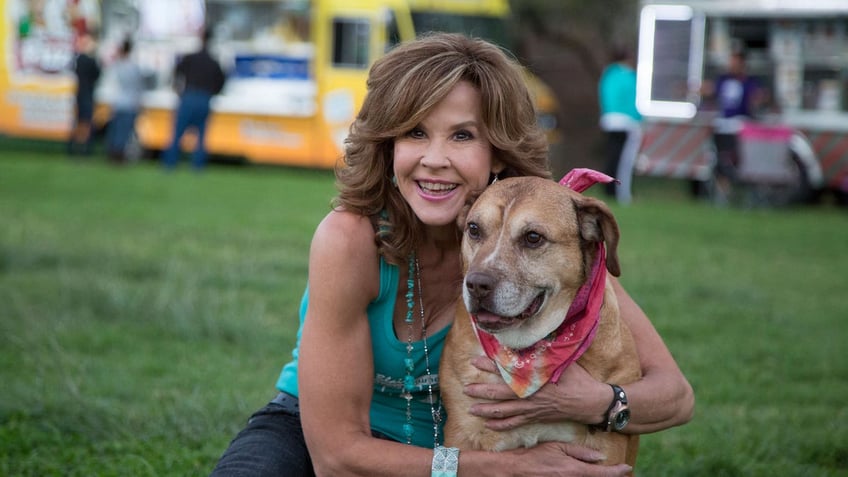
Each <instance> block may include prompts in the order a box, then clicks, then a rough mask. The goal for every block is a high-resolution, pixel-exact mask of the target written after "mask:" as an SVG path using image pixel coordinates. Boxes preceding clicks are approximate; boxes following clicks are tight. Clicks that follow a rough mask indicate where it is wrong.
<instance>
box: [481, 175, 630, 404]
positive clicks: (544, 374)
mask: <svg viewBox="0 0 848 477" xmlns="http://www.w3.org/2000/svg"><path fill="white" fill-rule="evenodd" d="M614 180H615V179H613V178H612V177H610V176H608V175H606V174H602V173H600V172H597V171H594V170H591V169H574V170H572V171H571V172H569V173H568V174H566V175H565V177H563V178H562V180H560V181H559V183H560V184H561V185H564V186H566V187H570V188H571V189H573V190H574V191H576V192H583V191H584V190H586V189H588V188H589V187H590V186H591V185H593V184H595V183H597V182H602V183H607V182H612V181H614ZM605 256H606V251H605V249H604V245H603V243H599V244H598V254H597V256H596V257H595V263H593V264H592V270H591V273H590V275H589V279H588V280H586V283H584V284H583V286H581V287H580V289H579V290H577V295H576V296H575V297H574V301H572V302H571V306H570V307H569V309H568V312H567V313H566V315H565V320H563V322H562V324H561V325H560V326H559V328H557V329H556V330H554V331H553V332H552V333H551V334H550V335H548V336H546V337H545V338H543V339H542V340H540V341H539V342H537V343H536V344H534V345H532V346H529V347H527V348H524V349H518V350H516V349H512V348H508V347H506V346H502V345H501V344H500V343H499V342H498V340H497V338H495V337H494V336H493V335H491V334H489V333H487V332H485V331H482V330H480V329H479V328H477V317H476V316H473V315H472V317H471V321H472V323H473V324H474V329H475V330H476V332H477V339H478V340H479V341H480V344H481V345H482V346H483V350H484V351H485V352H486V355H487V356H488V357H489V358H491V359H492V360H494V361H495V363H496V364H497V366H498V370H499V371H500V373H501V377H503V379H504V381H506V383H507V384H508V385H509V387H510V388H512V390H513V391H515V393H516V394H517V395H518V396H519V397H527V396H529V395H531V394H533V393H535V392H536V391H538V390H539V388H541V387H542V386H544V385H545V384H546V383H547V382H548V381H553V382H557V381H558V380H559V377H560V375H561V374H562V372H563V370H565V368H566V367H567V366H568V365H569V364H571V363H573V362H574V361H576V360H577V359H578V358H580V356H582V355H583V353H584V352H585V351H586V349H588V348H589V345H590V344H591V343H592V339H593V338H594V337H595V332H596V331H597V330H598V322H599V321H600V316H601V315H600V311H601V305H603V302H604V288H605V286H606V277H607V274H606V270H605V269H604V264H605V262H606V260H605Z"/></svg>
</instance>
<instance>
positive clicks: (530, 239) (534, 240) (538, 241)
mask: <svg viewBox="0 0 848 477" xmlns="http://www.w3.org/2000/svg"><path fill="white" fill-rule="evenodd" d="M524 243H525V244H527V246H528V247H530V248H536V247H540V246H541V245H542V244H543V243H545V237H544V236H542V234H540V233H539V232H533V231H530V232H527V233H526V234H524Z"/></svg>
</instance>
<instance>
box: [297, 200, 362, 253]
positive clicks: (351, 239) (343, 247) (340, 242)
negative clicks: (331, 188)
mask: <svg viewBox="0 0 848 477" xmlns="http://www.w3.org/2000/svg"><path fill="white" fill-rule="evenodd" d="M374 237H375V231H374V225H373V223H372V221H371V219H370V218H369V217H367V216H364V215H361V214H357V213H354V212H348V211H344V210H333V211H331V212H330V213H329V214H327V216H326V217H324V219H323V220H322V221H321V223H320V224H319V225H318V228H317V229H316V230H315V235H314V236H313V238H312V247H313V248H316V247H319V248H323V247H330V248H332V249H333V250H336V251H337V252H339V253H343V254H348V255H356V256H363V255H365V256H373V255H374V254H376V252H377V245H376V242H375V240H374Z"/></svg>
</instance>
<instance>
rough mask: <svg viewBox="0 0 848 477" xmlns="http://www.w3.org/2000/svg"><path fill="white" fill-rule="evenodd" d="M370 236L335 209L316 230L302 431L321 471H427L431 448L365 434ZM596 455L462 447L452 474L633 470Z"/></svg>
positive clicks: (373, 278) (364, 225)
mask: <svg viewBox="0 0 848 477" xmlns="http://www.w3.org/2000/svg"><path fill="white" fill-rule="evenodd" d="M373 243H374V240H373V231H372V229H371V225H370V223H369V222H368V221H367V220H366V219H363V218H360V217H357V216H355V215H352V214H346V213H338V212H333V213H331V214H330V215H329V216H328V217H327V218H326V219H325V220H324V221H323V222H322V224H321V225H320V226H319V227H318V230H317V231H316V233H315V237H314V238H313V241H312V248H311V250H310V259H309V267H310V270H309V309H308V311H307V317H306V321H305V323H304V327H303V335H302V337H301V343H300V360H299V369H298V375H299V376H298V377H299V381H298V385H299V398H300V409H301V420H302V424H303V431H304V434H305V436H306V441H307V445H308V447H309V452H310V455H311V457H312V462H313V465H314V467H315V470H316V473H317V475H319V476H320V475H331V476H358V475H361V476H369V477H380V476H398V475H404V476H412V477H414V476H421V477H427V476H429V475H430V472H431V464H432V460H433V449H427V448H423V447H414V446H410V445H406V444H402V443H398V442H392V441H387V440H384V439H377V438H373V437H371V430H370V427H371V426H370V421H369V407H370V402H371V391H372V386H373V382H374V369H373V364H372V360H373V354H372V351H371V337H370V332H369V325H368V319H367V315H366V308H367V306H368V303H369V302H370V301H372V300H373V299H374V298H375V297H376V295H377V293H378V286H379V285H378V283H379V265H378V262H377V251H376V248H375V247H374V245H373ZM399 412H402V411H400V410H399ZM599 459H600V456H599V455H598V453H597V452H594V451H591V450H589V449H585V448H582V447H578V446H571V445H568V444H563V443H546V444H544V445H541V446H538V447H536V448H533V449H520V450H515V451H509V452H501V453H496V452H480V451H462V452H460V456H459V474H458V475H459V476H477V475H490V476H519V475H520V476H532V475H595V476H617V475H624V474H625V473H626V472H627V471H628V470H629V467H628V466H624V465H622V466H613V467H604V466H599V465H592V464H590V463H587V462H595V461H597V460H599Z"/></svg>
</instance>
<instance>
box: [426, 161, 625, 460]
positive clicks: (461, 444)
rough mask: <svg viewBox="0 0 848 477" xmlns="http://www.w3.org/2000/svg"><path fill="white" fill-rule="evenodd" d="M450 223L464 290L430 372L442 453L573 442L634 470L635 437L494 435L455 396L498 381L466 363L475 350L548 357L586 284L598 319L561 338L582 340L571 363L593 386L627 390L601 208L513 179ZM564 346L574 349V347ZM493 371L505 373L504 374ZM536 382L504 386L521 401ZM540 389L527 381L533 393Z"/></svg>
mask: <svg viewBox="0 0 848 477" xmlns="http://www.w3.org/2000/svg"><path fill="white" fill-rule="evenodd" d="M591 172H593V173H594V171H591ZM595 174H598V175H601V174H599V173H595ZM604 177H606V178H608V177H607V176H604ZM608 179H609V180H612V178H608ZM565 180H566V179H565V178H564V179H563V181H565ZM458 224H459V225H460V227H461V228H462V229H463V230H464V232H463V237H462V267H463V277H464V278H463V290H462V297H461V299H460V300H458V303H457V309H456V319H455V321H454V324H453V326H452V327H451V329H450V331H449V333H448V336H447V338H446V341H445V348H444V350H443V352H442V358H441V362H440V368H439V369H440V371H439V373H440V376H439V380H440V388H441V396H442V400H443V403H444V406H445V409H446V411H447V421H446V423H445V429H444V432H445V445H446V446H450V447H458V448H459V449H475V450H493V451H503V450H507V449H513V448H518V447H532V446H533V445H535V444H536V443H538V442H544V441H562V442H573V443H577V444H582V445H585V446H588V447H591V448H594V449H597V450H599V451H600V452H601V453H602V454H604V455H605V456H606V460H605V461H604V463H605V464H609V465H614V464H618V463H627V464H629V465H631V466H633V465H634V464H635V460H636V453H637V451H638V436H635V435H625V434H621V433H618V432H603V431H601V430H593V429H590V426H586V425H583V424H578V423H574V422H567V421H563V422H557V423H532V424H527V425H523V426H520V427H518V428H516V429H512V430H509V431H493V430H490V429H487V428H486V427H485V425H484V423H485V421H484V419H483V418H480V417H477V416H473V415H471V414H470V413H469V412H468V410H469V408H470V407H471V406H472V405H473V404H474V403H475V402H486V401H485V400H482V399H475V398H472V397H469V396H467V395H465V394H463V391H462V390H463V386H464V385H467V384H470V383H485V382H489V383H493V382H502V381H501V379H503V378H502V377H498V376H497V375H495V374H492V373H488V372H483V371H481V370H479V369H478V368H476V367H474V366H473V365H472V364H471V361H472V359H473V358H474V357H475V356H479V355H484V354H487V353H486V352H485V351H484V344H487V345H488V349H491V345H492V343H493V342H494V343H495V345H499V346H502V347H505V349H507V350H508V351H509V350H525V354H523V355H522V356H531V355H533V354H534V353H535V354H536V355H537V356H535V358H537V359H538V355H541V354H545V352H548V351H549V350H550V349H552V348H550V347H548V345H547V344H546V343H548V342H549V340H550V338H551V336H552V335H551V334H552V333H553V332H554V331H555V330H558V328H560V327H561V325H562V324H563V322H564V321H565V319H566V315H567V314H569V313H570V311H569V310H570V309H571V308H572V302H573V301H575V298H576V296H577V295H578V290H580V289H581V287H583V286H584V283H586V282H587V281H588V280H590V277H591V276H594V279H596V280H597V279H603V280H602V281H605V285H604V288H603V289H601V290H602V291H599V292H598V294H597V295H595V296H596V297H600V294H601V293H602V296H603V302H602V304H599V298H596V300H595V302H596V303H597V304H596V305H595V307H596V308H597V307H600V311H599V315H600V318H599V320H597V321H595V323H596V325H595V328H594V331H592V330H591V329H589V330H588V331H587V330H586V329H585V328H587V326H588V325H587V326H583V328H584V329H583V330H582V331H581V330H580V329H576V330H575V329H573V328H569V327H567V326H566V327H564V328H565V329H566V330H570V331H567V332H568V333H572V334H574V333H576V336H573V337H572V338H571V339H572V340H573V341H574V340H577V341H579V338H581V336H585V337H587V338H586V339H584V340H583V342H581V343H580V344H579V345H578V346H576V349H577V351H576V354H575V353H574V352H572V353H570V357H571V358H574V357H575V356H577V355H579V359H577V360H576V362H577V363H579V364H580V365H581V366H583V367H584V368H585V369H586V371H588V372H589V374H591V375H592V376H593V377H594V378H595V379H598V380H600V381H602V382H607V383H612V384H626V383H629V382H633V381H635V380H637V379H639V377H640V376H641V372H640V365H639V358H638V355H637V353H636V346H635V343H634V341H633V338H632V336H631V334H630V331H629V329H628V328H627V326H626V324H625V323H624V322H623V321H622V320H621V319H620V316H619V310H618V303H617V301H616V298H615V293H614V292H613V289H612V285H611V284H610V281H609V280H606V274H607V273H609V274H611V275H614V276H618V275H619V274H620V268H619V261H618V256H617V247H618V241H619V229H618V225H617V223H616V221H615V218H614V217H613V214H612V212H611V211H610V209H609V208H608V207H607V205H606V204H604V203H603V202H602V201H600V200H598V199H595V198H592V197H588V196H584V195H582V194H580V193H578V192H575V191H574V190H572V189H570V188H569V187H566V186H563V185H560V184H557V183H556V182H555V181H552V180H548V179H543V178H539V177H520V178H519V177H516V178H509V179H504V180H501V181H497V182H496V183H494V184H492V185H491V186H489V187H488V188H486V190H485V191H483V192H482V193H481V194H480V195H479V197H477V199H476V200H474V201H473V202H472V203H471V204H469V205H467V206H466V208H465V210H464V211H463V213H462V214H460V217H459V218H458ZM604 254H605V255H606V258H605V268H606V269H604V264H603V263H598V262H596V260H597V259H599V257H602V256H603V255H604ZM593 267H594V270H595V271H596V273H595V274H594V275H593V274H592V270H593ZM584 295H585V294H584ZM581 296H582V295H581ZM581 299H582V298H581ZM595 316H596V317H597V316H598V315H597V314H596V315H595ZM584 321H585V320H584ZM578 328H580V327H578ZM591 335H594V339H593V340H592V337H591ZM484 338H486V339H487V340H488V341H484ZM590 341H591V344H589V342H590ZM540 346H541V347H540ZM571 346H572V348H575V345H574V343H572V344H571ZM586 346H588V349H586V348H585V347H586ZM580 348H583V349H580ZM534 350H535V351H534ZM509 352H511V351H509ZM551 353H552V351H551ZM580 353H582V354H580ZM566 354H568V352H567V351H566ZM490 357H491V355H490ZM513 358H514V356H513ZM528 359H529V358H528ZM566 361H568V359H566ZM519 366H521V365H519ZM550 366H551V365H550V364H548V367H549V368H550ZM500 370H501V374H502V375H504V370H503V368H500ZM559 373H561V369H560V370H559V371H557V372H554V373H553V374H554V376H553V378H551V379H550V380H552V381H556V380H557V379H558V377H559ZM548 374H550V373H548ZM535 379H536V377H535V376H531V377H529V378H528V377H527V376H518V377H517V378H515V379H513V381H522V380H523V382H521V383H518V385H515V384H516V383H515V382H513V383H512V384H511V386H512V387H513V390H516V389H517V394H518V395H519V396H520V397H521V396H522V394H523V395H524V397H526V395H529V394H532V392H535V390H536V389H535V388H534V387H533V386H532V385H531V386H529V387H530V388H532V389H528V386H527V385H526V384H527V382H528V381H533V380H535ZM544 379H545V378H542V380H543V381H544ZM542 384H544V382H541V383H536V386H535V387H536V388H537V387H540V386H541V385H542ZM598 419H599V421H600V419H601V416H598Z"/></svg>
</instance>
